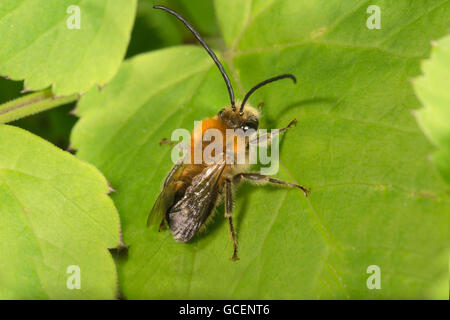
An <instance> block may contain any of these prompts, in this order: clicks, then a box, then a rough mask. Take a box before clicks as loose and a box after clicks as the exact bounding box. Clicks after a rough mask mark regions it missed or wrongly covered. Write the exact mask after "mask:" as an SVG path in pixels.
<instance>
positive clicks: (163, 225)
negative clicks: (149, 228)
mask: <svg viewBox="0 0 450 320" xmlns="http://www.w3.org/2000/svg"><path fill="white" fill-rule="evenodd" d="M165 229H166V218H163V219H162V220H161V223H160V224H159V228H158V232H161V231H162V230H165Z"/></svg>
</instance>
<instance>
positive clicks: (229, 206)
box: [225, 180, 239, 261]
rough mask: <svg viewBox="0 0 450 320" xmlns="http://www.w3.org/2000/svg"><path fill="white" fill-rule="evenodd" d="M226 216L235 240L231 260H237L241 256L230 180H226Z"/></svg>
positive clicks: (232, 237) (232, 238)
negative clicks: (234, 225)
mask: <svg viewBox="0 0 450 320" xmlns="http://www.w3.org/2000/svg"><path fill="white" fill-rule="evenodd" d="M225 218H227V219H228V227H229V228H230V235H231V240H232V241H233V256H232V257H231V260H233V261H236V260H239V258H238V256H237V251H238V246H237V240H236V235H235V233H234V227H233V198H232V192H231V181H230V180H225Z"/></svg>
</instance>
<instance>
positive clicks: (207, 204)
mask: <svg viewBox="0 0 450 320" xmlns="http://www.w3.org/2000/svg"><path fill="white" fill-rule="evenodd" d="M224 169H225V162H221V163H218V164H214V165H211V166H208V167H207V168H205V169H204V170H203V171H202V173H200V174H198V175H197V176H195V177H194V179H193V180H192V184H191V185H190V186H189V187H188V188H187V189H186V192H185V194H184V196H183V198H181V200H180V201H178V202H177V203H176V204H175V205H174V206H173V207H172V208H171V209H170V212H169V222H170V229H171V230H172V234H173V236H174V238H175V239H176V240H179V241H183V242H187V241H189V240H190V239H191V238H192V237H193V236H194V235H195V234H196V233H197V231H198V230H199V229H200V227H201V226H202V225H203V223H204V222H205V220H206V219H207V218H208V217H209V215H210V214H211V212H212V210H213V209H214V206H215V204H216V200H217V196H218V194H219V181H220V177H221V176H222V173H223V170H224Z"/></svg>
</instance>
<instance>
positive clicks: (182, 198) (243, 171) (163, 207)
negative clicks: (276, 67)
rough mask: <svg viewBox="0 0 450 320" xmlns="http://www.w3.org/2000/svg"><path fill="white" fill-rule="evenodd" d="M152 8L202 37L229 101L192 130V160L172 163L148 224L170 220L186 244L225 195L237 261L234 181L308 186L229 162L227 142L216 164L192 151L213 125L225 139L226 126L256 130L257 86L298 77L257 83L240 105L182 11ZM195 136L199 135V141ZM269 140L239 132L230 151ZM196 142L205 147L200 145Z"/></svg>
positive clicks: (288, 75) (160, 225) (212, 54)
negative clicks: (197, 157) (254, 96)
mask: <svg viewBox="0 0 450 320" xmlns="http://www.w3.org/2000/svg"><path fill="white" fill-rule="evenodd" d="M154 8H155V9H162V10H164V11H166V12H169V13H170V14H172V15H174V16H175V17H177V18H178V19H179V20H181V21H182V22H183V23H184V24H185V25H186V26H187V28H188V29H189V30H191V32H192V33H193V34H194V36H195V37H196V38H197V39H198V40H199V41H200V43H201V44H202V46H203V47H204V48H205V49H206V51H207V52H208V53H209V55H210V56H211V57H212V59H213V60H214V62H215V63H216V65H217V66H218V68H219V70H220V72H221V74H222V76H223V78H224V80H225V83H226V85H227V89H228V93H229V96H230V101H231V105H230V106H228V107H226V108H224V109H222V110H220V111H219V113H218V114H217V115H215V116H214V117H212V118H208V119H205V120H203V121H202V122H201V125H200V126H198V127H197V128H195V129H194V132H193V135H192V139H191V145H190V149H191V152H190V154H191V158H192V159H191V160H192V161H189V162H188V163H186V161H182V160H183V159H182V160H180V161H178V162H177V163H176V164H175V165H174V167H173V168H172V170H171V171H170V173H169V175H168V176H167V178H166V180H165V182H164V186H163V190H162V191H161V193H160V195H159V196H158V198H157V200H156V202H155V204H154V206H153V208H152V211H151V212H150V215H149V217H148V221H147V225H152V224H159V227H160V229H162V228H163V227H164V225H165V224H166V223H167V224H168V225H169V227H170V230H171V232H172V234H173V237H174V238H175V239H176V240H178V241H182V242H188V241H189V240H191V239H192V237H194V235H195V234H196V233H197V232H198V231H199V230H200V228H201V227H202V226H204V225H205V222H206V221H207V220H208V218H210V217H211V216H212V213H213V211H214V209H215V207H216V205H217V204H218V203H219V202H220V201H221V200H222V199H224V201H225V217H226V219H227V220H228V226H229V230H230V235H231V239H232V241H233V248H234V250H233V256H232V259H233V260H237V259H238V256H237V250H238V246H237V240H236V235H235V231H234V226H233V216H232V207H233V206H232V203H233V202H232V195H233V193H232V187H233V185H236V184H238V183H239V182H240V181H241V180H243V179H244V180H249V181H255V182H267V183H273V184H277V185H282V186H288V187H295V188H299V189H301V190H302V191H303V192H304V194H305V195H307V194H308V190H307V189H306V188H304V187H302V186H300V185H297V184H293V183H289V182H285V181H281V180H278V179H275V178H271V177H269V176H266V175H262V174H259V173H256V172H249V171H248V169H249V165H248V161H246V162H245V163H244V164H235V163H236V162H233V163H230V162H228V161H226V159H228V158H227V155H230V151H229V150H228V149H226V147H227V144H224V149H223V152H222V153H223V155H224V157H223V158H224V159H223V160H221V161H217V162H215V163H210V162H207V161H205V159H203V160H202V161H201V162H200V163H195V162H194V161H193V160H194V159H193V155H194V153H195V151H194V150H195V148H197V147H199V148H200V149H201V150H203V149H204V148H205V147H206V146H207V145H208V142H205V141H204V139H202V137H203V135H204V134H205V133H206V132H207V130H208V129H211V128H213V129H216V130H219V131H220V132H221V133H222V136H223V137H226V135H227V129H234V130H238V129H240V130H238V132H241V133H245V132H247V131H248V130H250V129H251V130H257V129H258V124H259V117H260V114H259V111H258V110H257V109H255V108H253V107H251V106H249V105H248V104H246V102H247V100H248V98H249V97H250V95H251V94H252V93H253V92H255V91H256V90H257V89H258V88H260V87H262V86H264V85H266V84H268V83H271V82H274V81H278V80H281V79H285V78H290V79H292V80H293V81H294V83H295V82H296V79H295V77H294V76H293V75H291V74H283V75H280V76H277V77H273V78H270V79H267V80H265V81H263V82H261V83H259V84H257V85H256V86H255V87H253V88H252V89H251V90H250V91H249V92H248V93H247V94H246V95H245V97H244V99H243V101H242V103H241V105H240V107H239V109H238V108H237V107H236V104H235V100H234V93H233V88H232V86H231V83H230V80H229V78H228V76H227V74H226V73H225V70H224V69H223V66H222V65H221V64H220V62H219V60H218V59H217V57H216V55H215V54H214V52H213V51H212V50H211V49H210V48H209V47H208V45H207V44H206V43H205V41H204V40H203V39H202V38H201V36H200V35H199V34H198V33H197V32H196V31H195V29H194V28H193V27H192V26H191V25H190V24H189V23H188V22H187V21H186V20H185V19H184V18H183V17H181V16H180V15H179V14H178V13H176V12H174V11H172V10H170V9H168V8H165V7H162V6H155V7H154ZM295 123H296V121H295V120H293V121H291V122H290V123H289V124H288V125H287V126H286V127H284V128H281V129H279V132H283V131H285V130H287V129H288V128H289V127H291V126H292V125H294V124H295ZM195 137H200V138H198V139H195ZM271 138H272V136H271V134H265V135H263V136H261V135H260V136H256V138H255V137H252V138H249V139H247V138H246V137H245V135H241V136H240V135H239V134H238V135H236V136H235V138H234V139H238V140H239V139H244V143H241V144H240V143H236V144H235V145H234V147H233V148H232V149H231V157H232V158H235V156H236V155H237V154H238V153H239V152H244V154H247V153H248V147H249V144H250V143H252V141H254V140H255V139H259V140H261V139H266V140H267V141H268V142H270V141H271ZM198 144H201V145H200V146H199V145H198ZM239 146H241V147H239ZM242 148H245V150H241V149H242Z"/></svg>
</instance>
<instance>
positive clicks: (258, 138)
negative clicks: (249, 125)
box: [250, 119, 297, 146]
mask: <svg viewBox="0 0 450 320" xmlns="http://www.w3.org/2000/svg"><path fill="white" fill-rule="evenodd" d="M295 125H297V120H296V119H294V120H292V121H291V122H289V124H288V125H287V126H286V127H283V128H280V129H278V134H280V133H282V132H284V131H286V130H287V129H289V128H290V127H292V126H295ZM272 136H273V134H272V132H266V133H265V134H262V135H259V134H258V135H257V136H256V137H255V138H253V139H251V140H250V144H253V143H254V144H259V143H261V142H264V141H267V146H269V145H270V144H271V143H272Z"/></svg>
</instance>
